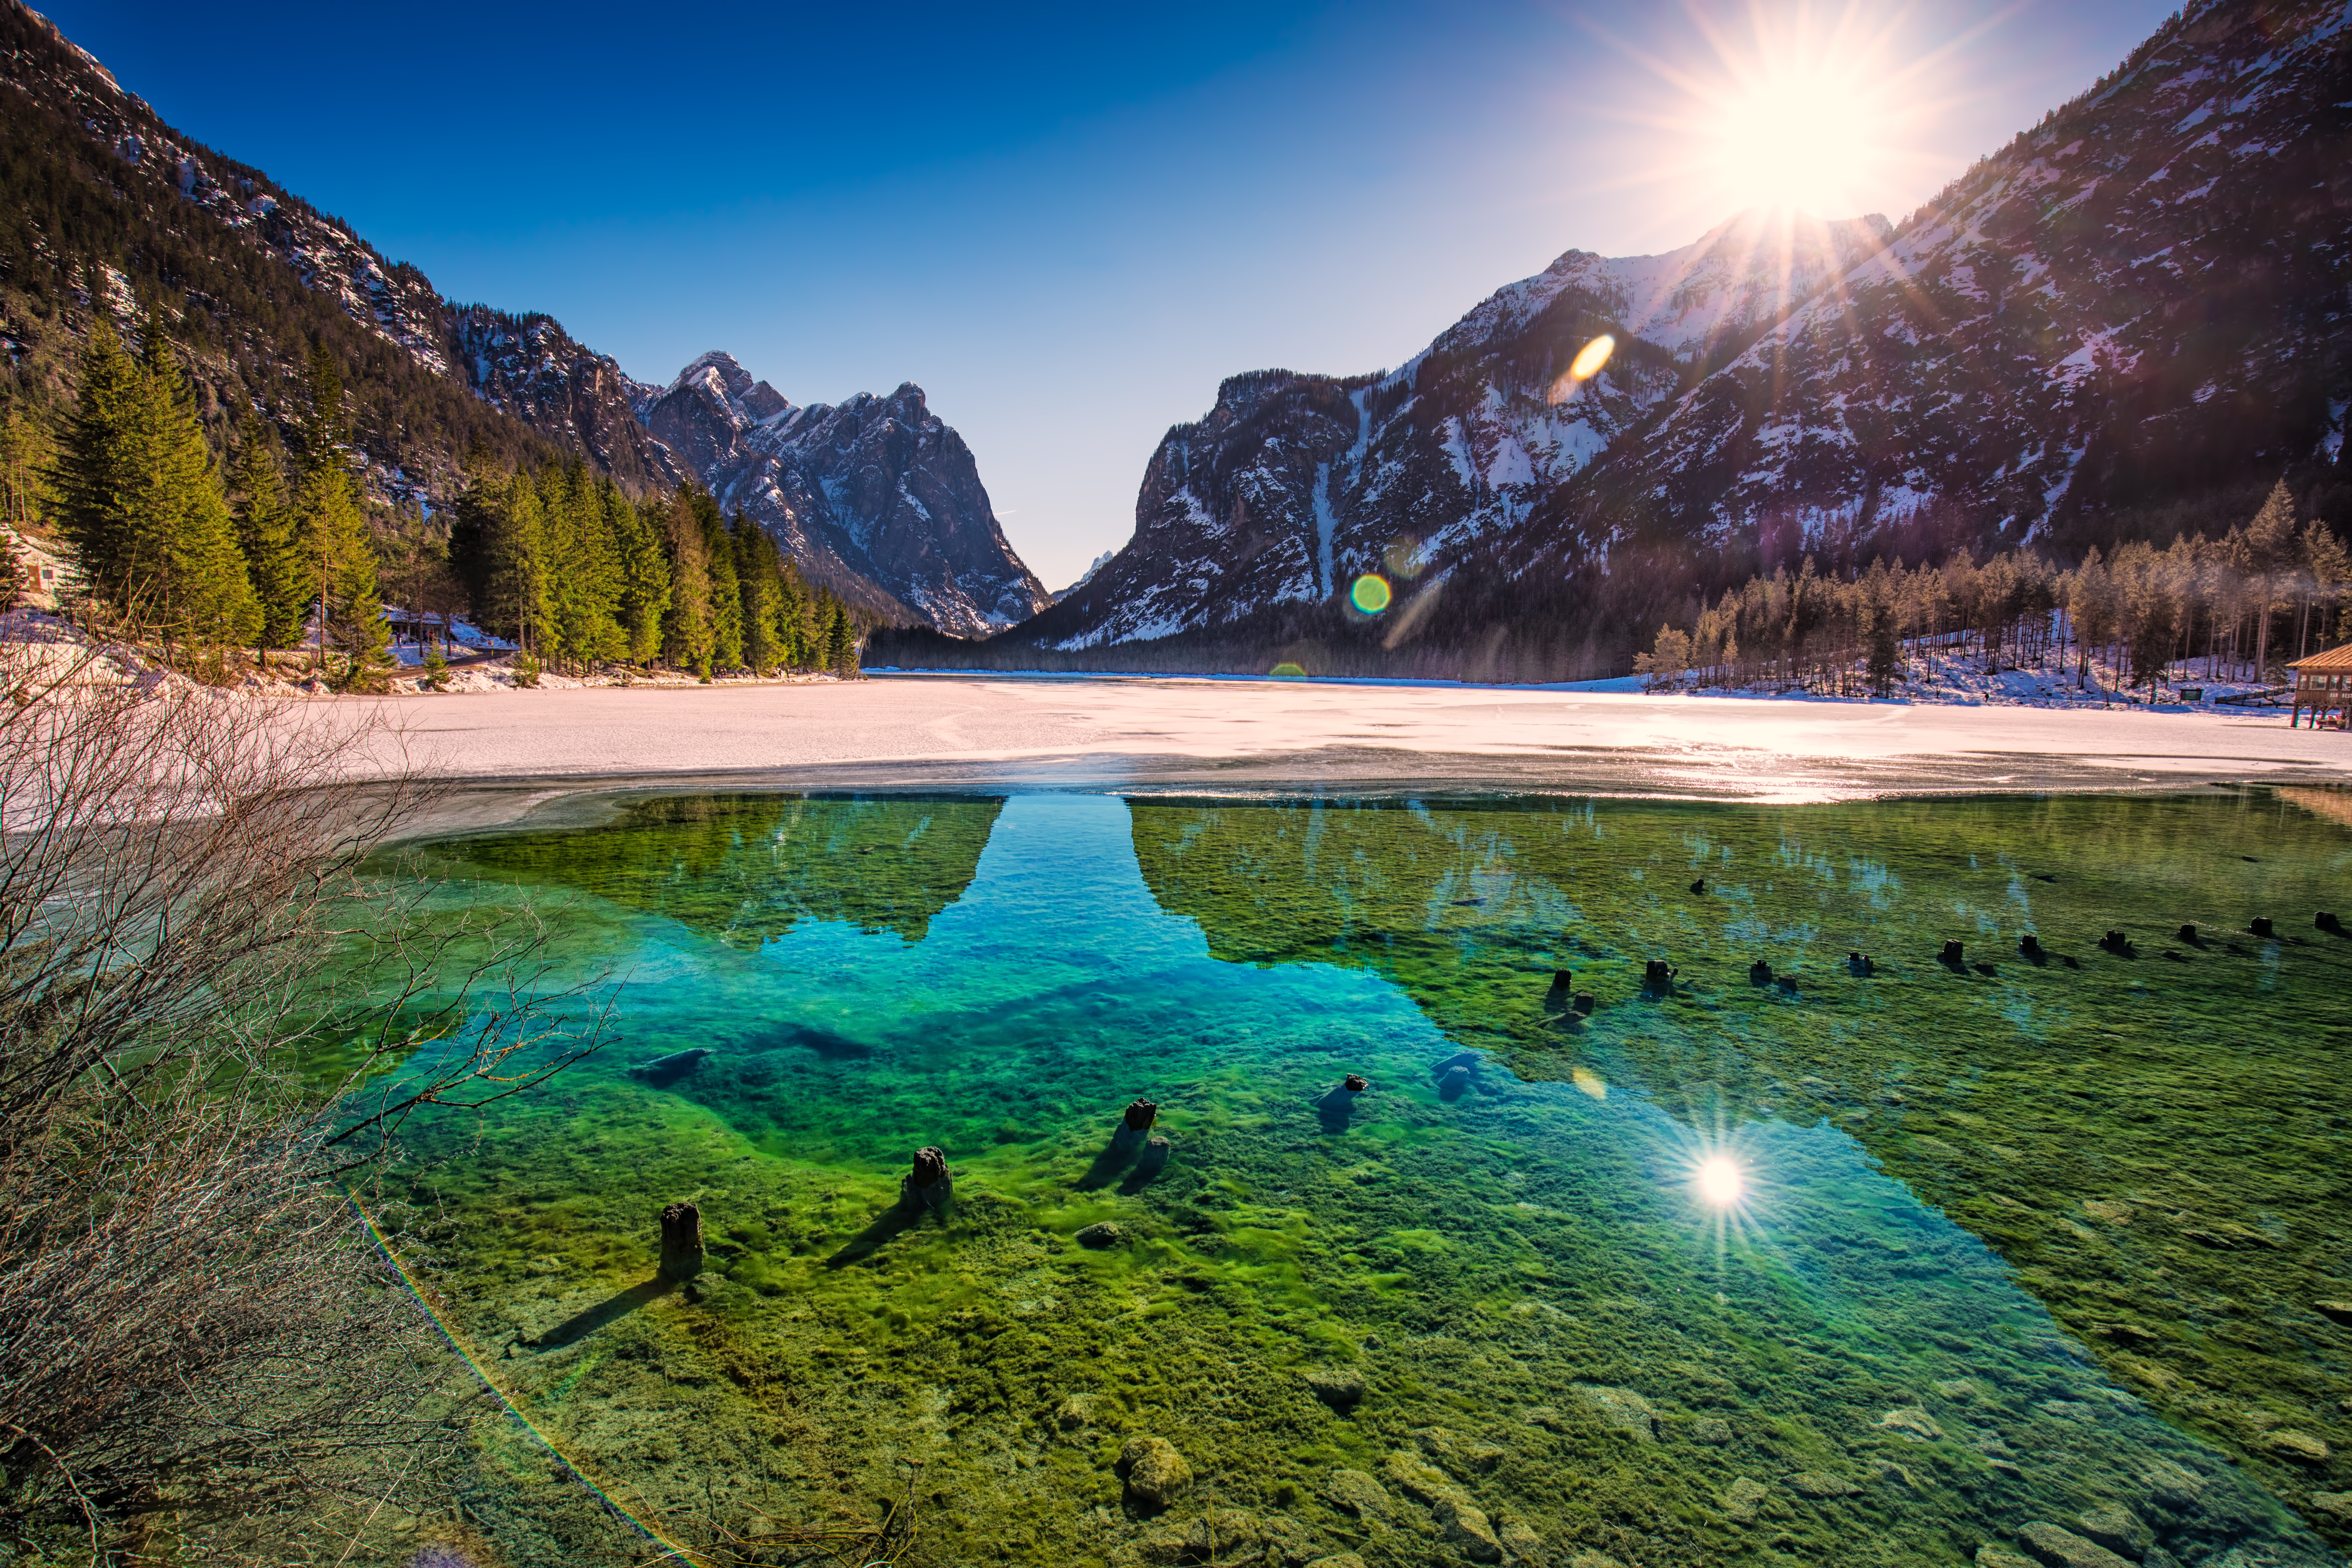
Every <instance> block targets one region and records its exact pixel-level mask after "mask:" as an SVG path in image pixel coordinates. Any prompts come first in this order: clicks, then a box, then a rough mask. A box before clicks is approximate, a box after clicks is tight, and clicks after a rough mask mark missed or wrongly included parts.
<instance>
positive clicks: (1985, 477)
mask: <svg viewBox="0 0 2352 1568" xmlns="http://www.w3.org/2000/svg"><path fill="white" fill-rule="evenodd" d="M2347 171H2352V32H2347V10H2346V7H2345V6H2344V5H2343V4H2342V3H2341V0H2287V3H2275V0H2264V3H2261V4H2257V3H2254V0H2207V3H2205V4H2201V5H2191V6H2189V7H2188V9H2187V10H2186V12H2185V13H2184V14H2183V15H2181V16H2178V17H2176V18H2175V19H2174V20H2173V21H2171V22H2169V23H2168V24H2167V25H2166V26H2164V27H2163V28H2162V29H2160V30H2159V31H2158V33H2157V35H2156V36H2155V37H2152V38H2150V39H2149V40H2148V41H2147V43H2145V44H2143V45H2141V46H2140V47H2139V48H2137V50H2135V51H2134V52H2133V54H2132V56H2131V58H2129V59H2128V60H2127V61H2126V62H2125V64H2124V65H2123V67H2122V68H2119V69H2118V70H2117V71H2116V72H2115V73H2114V74H2113V75H2112V76H2110V77H2109V78H2108V79H2106V80H2105V81H2103V82H2101V83H2099V84H2098V86H2097V87H2096V88H2095V89H2093V90H2092V91H2091V92H2089V93H2088V94H2086V95H2084V97H2082V98H2080V99H2078V100H2075V101H2074V102H2073V103H2071V104H2069V105H2068V106H2066V108H2064V109H2063V110H2060V111H2058V112H2057V113H2056V114H2054V115H2053V116H2051V117H2050V118H2048V119H2047V120H2045V121H2043V123H2042V124H2041V125H2039V126H2037V127H2036V128H2035V129H2033V130H2032V131H2031V132H2026V133H2025V134H2023V135H2021V136H2019V137H2018V138H2017V139H2016V140H2015V141H2013V142H2011V144H2010V145H2009V146H2008V147H2006V148H2004V149H2003V150H2002V151H2001V152H2000V153H1998V154H1996V155H1995V156H1993V157H1991V158H1989V159H1986V160H1984V161H1983V162H1981V163H1979V164H1978V165H1977V166H1976V167H1975V168H1973V169H1971V170H1970V171H1969V173H1968V174H1966V175H1964V176H1962V177H1961V178H1960V179H1959V180H1958V181H1955V182H1954V183H1953V184H1951V185H1950V186H1949V187H1948V188H1947V189H1946V190H1945V191H1944V192H1943V193H1942V194H1941V195H1938V196H1937V198H1936V199H1935V200H1934V201H1933V202H1932V203H1930V204H1929V205H1927V206H1926V207H1924V208H1922V209H1921V210H1920V211H1919V212H1918V213H1916V214H1915V215H1913V216H1912V217H1911V218H1910V219H1909V220H1908V221H1907V222H1906V224H1905V225H1904V226H1903V227H1902V229H1901V231H1900V232H1899V233H1898V234H1896V235H1895V237H1894V238H1893V241H1892V243H1891V244H1889V245H1888V246H1887V247H1886V248H1885V250H1884V251H1883V252H1881V253H1880V254H1878V255H1876V256H1874V257H1872V258H1869V259H1868V260H1866V261H1864V262H1863V263H1862V264H1861V265H1859V266H1856V267H1854V268H1852V269H1850V270H1849V271H1848V272H1846V274H1845V275H1844V276H1843V278H1842V279H1840V280H1839V283H1838V286H1837V287H1836V288H1835V289H1831V290H1828V291H1825V292H1822V294H1820V295H1819V296H1818V297H1816V298H1815V299H1814V300H1812V301H1811V303H1809V304H1807V305H1806V306H1805V307H1804V308H1803V309H1801V310H1799V311H1797V312H1796V313H1795V314H1794V315H1792V316H1791V317H1790V319H1789V320H1788V321H1786V322H1785V323H1783V324H1782V325H1780V326H1779V327H1777V328H1776V329H1775V330H1773V331H1769V332H1768V333H1766V334H1764V335H1763V336H1762V337H1761V338H1759V340H1758V341H1757V342H1754V343H1753V344H1752V345H1751V346H1749V347H1748V348H1747V349H1746V351H1745V352H1744V353H1741V354H1739V355H1738V357H1737V358H1736V359H1735V360H1733V361H1732V362H1731V363H1728V364H1727V365H1726V366H1724V368H1722V369H1721V370H1719V371H1717V373H1716V374H1713V375H1711V376H1709V377H1707V378H1706V380H1705V381H1703V382H1701V383H1699V384H1697V385H1696V386H1695V387H1694V388H1692V389H1691V391H1690V392H1689V393H1688V394H1686V395H1684V396H1683V397H1681V398H1679V399H1677V400H1676V402H1675V405H1674V406H1673V407H1672V408H1671V409H1669V410H1666V411H1665V412H1664V414H1663V416H1661V417H1660V418H1659V419H1658V421H1657V422H1656V423H1655V424H1654V426H1653V427H1651V428H1647V429H1644V430H1643V431H1642V432H1641V433H1640V435H1639V437H1638V438H1637V439H1635V440H1633V441H1630V442H1627V443H1626V444H1624V445H1623V446H1622V447H1619V448H1617V449H1615V450H1612V452H1610V453H1609V454H1608V456H1607V458H1605V459H1604V460H1603V462H1602V463H1601V466H1600V467H1599V468H1597V469H1596V470H1595V472H1594V474H1593V475H1592V479H1593V481H1594V487H1595V497H1596V498H1597V499H1599V500H1601V501H1603V502H1605V510H1607V511H1608V512H1610V513H1612V514H1616V515H1619V516H1622V517H1626V518H1632V517H1633V516H1635V515H1637V514H1641V513H1643V512H1647V513H1649V514H1652V515H1665V516H1671V517H1673V518H1675V520H1677V521H1676V523H1675V527H1676V528H1677V529H1678V530H1679V531H1682V532H1684V533H1685V534H1686V535H1688V536H1690V537H1691V538H1692V539H1693V542H1696V543H1699V544H1701V545H1702V546H1709V545H1717V546H1719V545H1721V544H1724V543H1727V542H1738V541H1740V540H1742V539H1743V538H1746V537H1748V536H1750V535H1751V534H1752V531H1754V530H1755V529H1756V527H1757V526H1758V525H1759V521H1766V520H1769V519H1771V518H1773V517H1775V516H1778V517H1780V518H1785V519H1788V520H1790V521H1794V522H1795V523H1796V524H1797V525H1798V526H1799V527H1801V529H1802V531H1804V532H1805V533H1806V534H1807V535H1809V536H1811V537H1819V536H1820V535H1821V534H1822V532H1824V531H1841V530H1843V531H1867V530H1868V529H1870V528H1871V527H1872V526H1874V525H1875V524H1878V523H1881V522H1884V521H1892V520H1895V519H1898V518H1900V517H1903V516H1906V515H1908V514H1910V513H1912V512H1915V511H1916V510H1920V509H1922V508H1924V507H1927V506H1928V505H1929V504H1931V503H1941V504H1942V505H1943V506H1944V507H1945V508H1947V509H1949V510H1957V511H1958V512H1961V513H1964V514H1966V515H1967V516H1969V517H1970V518H1972V519H1974V520H1976V521H1978V522H1979V523H1980V524H1981V525H1982V526H1983V528H1984V529H1985V530H1987V531H1990V534H1992V535H1994V536H1997V537H2000V538H2002V539H2005V540H2006V541H2008V542H2015V541H2017V540H2019V539H2022V538H2028V537H2034V536H2037V535H2039V534H2041V533H2042V532H2045V531H2049V530H2050V529H2052V528H2053V526H2054V527H2057V528H2059V529H2062V530H2063V529H2066V528H2067V527H2068V526H2069V525H2070V524H2076V525H2079V523H2080V522H2081V521H2083V520H2085V519H2090V518H2095V517H2096V516H2097V515H2099V514H2101V513H2102V512H2105V511H2106V510H2111V509H2115V508H2118V507H2128V506H2134V505H2145V504H2147V503H2149V502H2153V501H2161V500H2173V499H2177V498H2179V497H2182V496H2193V495H2195V494H2196V493H2198V492H2200V491H2202V490H2206V489H2210V488H2212V487H2214V486H2216V485H2219V484H2224V483H2228V482H2230V481H2231V480H2234V479H2240V478H2241V477H2246V476H2259V477H2262V478H2264V479H2267V478H2275V477H2276V476H2277V475H2278V474H2279V473H2280V472H2281V471H2282V470H2284V468H2287V467H2288V466H2289V465H2290V464H2294V463H2297V462H2302V461H2308V460H2310V459H2311V458H2314V457H2315V456H2319V455H2322V454H2325V456H2326V458H2334V457H2335V456H2336V451H2337V448H2338V447H2340V444H2341V441H2342V434H2343V420H2344V408H2345V404H2346V398H2347V378H2352V365H2347V363H2346V350H2347V347H2348V346H2352V344H2347V330H2346V329H2347V285H2352V173H2347Z"/></svg>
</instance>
